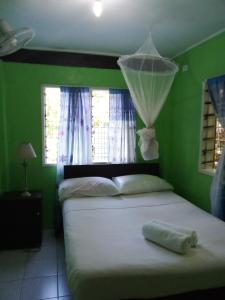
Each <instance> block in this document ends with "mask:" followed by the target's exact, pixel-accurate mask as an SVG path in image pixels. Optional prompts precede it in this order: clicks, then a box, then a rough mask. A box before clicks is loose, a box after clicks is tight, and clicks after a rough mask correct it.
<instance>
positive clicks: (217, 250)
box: [62, 164, 225, 300]
mask: <svg viewBox="0 0 225 300" xmlns="http://www.w3.org/2000/svg"><path fill="white" fill-rule="evenodd" d="M136 173H141V174H154V175H158V174H159V168H158V165H157V164H126V165H118V164H117V165H91V166H65V169H64V178H65V179H68V178H76V177H85V176H102V177H107V178H112V177H114V176H119V175H126V174H136ZM62 213H63V224H64V239H65V253H66V268H67V277H68V283H69V287H70V290H71V292H72V295H73V296H74V299H76V300H122V299H206V297H207V299H213V298H215V297H216V299H225V288H224V287H225V224H224V223H223V222H222V221H220V220H218V219H216V218H214V217H213V216H211V215H210V214H208V213H206V212H205V211H203V210H201V209H199V208H197V207H196V206H194V205H193V204H191V203H190V202H188V201H186V200H185V199H183V198H182V197H180V196H178V195H176V194H175V193H174V192H173V191H163V192H154V193H144V194H135V195H122V196H113V197H91V198H90V197H83V198H74V199H73V198H69V199H67V200H65V201H63V204H62ZM151 218H156V219H159V220H163V221H168V222H174V223H176V224H180V225H183V226H189V227H190V226H191V227H193V228H195V229H196V231H197V233H198V236H199V245H198V246H197V248H195V249H191V251H190V253H189V254H187V255H179V254H176V253H174V252H171V251H168V250H167V249H165V248H162V247H160V246H158V245H156V244H154V243H151V242H148V241H146V240H145V239H144V238H143V235H142V232H141V228H142V225H143V224H144V223H146V222H147V221H148V220H149V219H151Z"/></svg>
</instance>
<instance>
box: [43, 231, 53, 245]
mask: <svg viewBox="0 0 225 300" xmlns="http://www.w3.org/2000/svg"><path fill="white" fill-rule="evenodd" d="M42 246H43V247H49V246H56V238H55V235H54V232H53V230H44V231H43V236H42Z"/></svg>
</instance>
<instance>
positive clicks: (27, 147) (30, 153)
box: [18, 143, 37, 160]
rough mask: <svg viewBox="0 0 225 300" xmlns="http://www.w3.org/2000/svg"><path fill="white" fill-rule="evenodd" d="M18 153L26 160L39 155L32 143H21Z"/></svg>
mask: <svg viewBox="0 0 225 300" xmlns="http://www.w3.org/2000/svg"><path fill="white" fill-rule="evenodd" d="M18 155H19V157H20V158H21V159H24V160H29V159H32V158H35V157H37V155H36V153H35V151H34V148H33V147H32V145H31V143H27V144H20V146H19V150H18Z"/></svg>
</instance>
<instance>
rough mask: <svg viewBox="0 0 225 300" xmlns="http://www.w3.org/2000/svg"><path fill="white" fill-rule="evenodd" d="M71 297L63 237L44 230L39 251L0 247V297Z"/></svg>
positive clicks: (23, 299)
mask: <svg viewBox="0 0 225 300" xmlns="http://www.w3.org/2000/svg"><path fill="white" fill-rule="evenodd" d="M40 299H42V300H43V299H51V300H72V297H71V296H70V292H69V289H68V287H67V280H66V274H65V264H64V244H63V239H62V238H59V239H55V237H54V234H53V233H52V232H51V231H45V232H44V233H43V243H42V247H41V249H40V251H31V250H27V251H25V250H10V251H0V300H40Z"/></svg>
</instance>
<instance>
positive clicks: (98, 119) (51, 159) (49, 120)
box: [43, 87, 134, 165]
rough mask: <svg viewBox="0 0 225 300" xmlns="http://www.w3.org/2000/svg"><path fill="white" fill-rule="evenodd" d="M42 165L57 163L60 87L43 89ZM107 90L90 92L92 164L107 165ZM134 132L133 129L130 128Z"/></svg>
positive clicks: (108, 115)
mask: <svg viewBox="0 0 225 300" xmlns="http://www.w3.org/2000/svg"><path fill="white" fill-rule="evenodd" d="M43 95H44V97H43V99H44V101H43V102H44V103H43V108H44V126H43V130H44V134H43V136H44V141H43V145H44V149H43V153H44V164H47V165H51V164H52V165H54V164H56V162H57V148H58V146H57V145H58V129H59V122H60V87H44V89H43ZM109 110H110V103H109V90H107V89H105V90H102V89H92V90H91V126H92V128H91V129H92V130H91V144H92V162H93V163H107V162H108V151H109V134H110V132H109V127H110V126H109V123H110V120H109V119H110V111H109ZM132 130H134V128H132Z"/></svg>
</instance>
